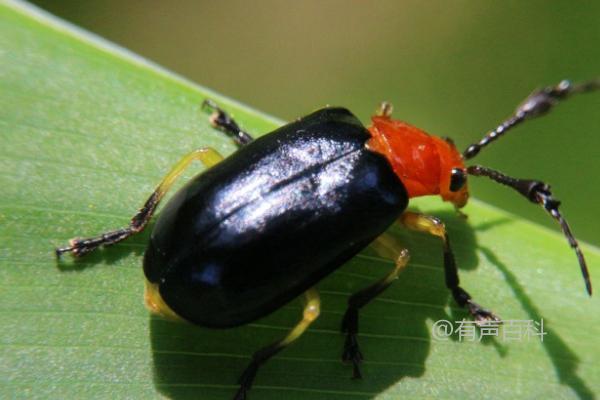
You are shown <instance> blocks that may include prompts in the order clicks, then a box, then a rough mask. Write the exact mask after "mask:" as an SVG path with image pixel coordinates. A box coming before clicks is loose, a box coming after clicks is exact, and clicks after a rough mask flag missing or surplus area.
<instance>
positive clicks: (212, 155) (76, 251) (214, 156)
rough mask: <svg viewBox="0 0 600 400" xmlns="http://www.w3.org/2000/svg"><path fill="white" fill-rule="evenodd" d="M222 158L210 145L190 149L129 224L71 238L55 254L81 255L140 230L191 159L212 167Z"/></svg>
mask: <svg viewBox="0 0 600 400" xmlns="http://www.w3.org/2000/svg"><path fill="white" fill-rule="evenodd" d="M222 159H223V157H222V156H221V155H220V154H219V153H218V152H217V151H216V150H214V149H212V148H210V147H204V148H201V149H198V150H195V151H192V152H191V153H189V154H187V155H186V156H185V157H183V158H182V159H181V160H180V161H179V162H178V163H177V164H175V166H174V167H173V168H172V169H171V171H170V172H169V173H168V174H167V175H166V176H165V177H164V178H163V180H162V181H161V182H160V184H159V185H158V186H157V187H156V189H155V190H154V192H153V193H152V195H150V197H149V198H148V200H146V202H145V203H144V206H143V207H142V208H141V209H140V210H139V211H138V212H137V214H135V215H134V216H133V218H132V219H131V221H130V223H129V226H127V227H125V228H121V229H117V230H114V231H110V232H106V233H103V234H102V235H99V236H96V237H92V238H87V239H81V238H75V239H71V240H70V241H69V246H67V247H61V248H58V249H56V255H57V256H60V255H61V254H63V253H67V252H71V253H72V254H73V255H74V256H82V255H84V254H86V253H89V252H90V251H92V250H95V249H96V248H98V247H100V246H102V245H105V246H107V245H111V244H115V243H117V242H120V241H121V240H124V239H127V238H128V237H129V236H131V235H133V234H135V233H138V232H141V231H142V230H143V229H144V227H145V226H146V224H147V223H148V221H150V218H151V217H152V214H153V213H154V211H155V210H156V207H157V206H158V203H159V202H160V201H161V199H162V198H163V197H164V195H165V193H167V191H168V190H169V189H170V188H171V186H173V183H174V182H175V180H177V178H178V177H179V176H181V174H182V172H183V171H184V170H185V169H186V168H187V167H189V165H190V164H191V163H192V161H195V160H198V161H201V162H202V163H203V164H204V165H205V166H206V167H212V166H213V165H215V164H218V163H219V162H220V161H221V160H222Z"/></svg>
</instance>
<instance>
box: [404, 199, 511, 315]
mask: <svg viewBox="0 0 600 400" xmlns="http://www.w3.org/2000/svg"><path fill="white" fill-rule="evenodd" d="M400 222H401V223H402V224H403V225H404V226H406V227H407V228H409V229H412V230H415V231H419V232H425V233H429V234H430V235H434V236H437V237H439V238H440V239H442V243H443V245H444V272H445V275H446V287H448V289H450V291H451V292H452V296H453V297H454V300H455V301H456V302H457V303H458V305H459V306H461V307H467V310H468V311H469V313H470V314H471V315H472V316H473V317H474V318H475V321H476V322H477V323H478V324H485V323H486V322H487V321H500V318H498V317H497V316H496V315H495V314H494V313H493V312H491V311H489V310H486V309H485V308H483V307H481V306H480V305H479V304H477V303H475V302H474V301H473V300H472V299H471V295H469V293H467V292H466V291H465V290H464V289H463V288H461V287H460V286H459V279H458V270H457V268H456V261H455V260H454V254H453V253H452V248H451V247H450V238H449V237H448V233H447V232H446V226H445V225H444V223H443V222H442V221H440V220H439V219H438V218H436V217H432V216H429V215H423V214H419V213H414V212H410V211H406V212H404V213H403V214H402V216H400Z"/></svg>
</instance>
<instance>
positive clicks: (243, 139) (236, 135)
mask: <svg viewBox="0 0 600 400" xmlns="http://www.w3.org/2000/svg"><path fill="white" fill-rule="evenodd" d="M202 109H204V110H207V111H210V112H211V113H212V114H211V116H210V117H209V119H208V120H209V122H210V124H211V125H212V127H213V128H216V129H219V130H220V131H222V132H224V133H225V134H227V135H228V136H229V137H231V138H232V139H233V140H234V142H235V143H236V144H237V145H238V146H240V147H242V146H245V145H247V144H248V143H250V142H252V141H253V140H254V138H252V136H251V135H250V134H249V133H248V132H246V131H244V130H242V128H240V126H239V124H238V123H237V122H236V121H235V120H234V119H233V118H231V116H229V114H227V113H226V112H225V111H223V109H222V108H220V107H219V106H218V105H217V103H215V102H214V101H213V100H210V99H206V100H204V101H203V102H202Z"/></svg>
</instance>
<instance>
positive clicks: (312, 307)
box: [234, 289, 321, 400]
mask: <svg viewBox="0 0 600 400" xmlns="http://www.w3.org/2000/svg"><path fill="white" fill-rule="evenodd" d="M304 295H305V298H306V304H305V306H304V313H303V316H302V320H301V321H300V322H299V323H298V325H296V326H295V327H294V328H293V329H292V330H291V331H290V333H289V334H288V335H287V336H286V337H285V338H283V339H281V340H278V341H277V342H274V343H271V344H270V345H268V346H266V347H263V348H262V349H260V350H258V351H257V352H256V353H254V354H253V355H252V359H251V360H250V364H248V366H247V367H246V369H245V370H244V372H243V373H242V376H241V377H240V381H239V383H240V388H239V389H238V391H237V393H236V395H235V397H234V400H245V399H246V395H247V393H248V390H250V388H251V387H252V383H253V381H254V378H255V377H256V372H257V371H258V368H259V367H260V366H261V365H263V364H264V363H265V362H266V361H267V360H269V359H270V358H271V357H273V356H274V355H275V354H277V353H279V352H280V351H281V350H283V349H284V348H285V347H287V346H288V345H289V344H291V343H292V342H294V341H295V340H296V339H298V338H299V337H300V336H301V335H302V334H303V333H304V331H306V329H307V328H308V327H309V326H310V324H312V323H313V322H314V321H315V320H316V319H317V317H318V316H319V313H320V311H321V300H320V298H319V292H317V290H316V289H309V290H307V291H306V292H305V294H304Z"/></svg>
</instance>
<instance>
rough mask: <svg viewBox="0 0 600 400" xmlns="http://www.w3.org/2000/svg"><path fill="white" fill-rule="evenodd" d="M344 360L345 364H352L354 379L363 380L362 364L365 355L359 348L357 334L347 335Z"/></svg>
mask: <svg viewBox="0 0 600 400" xmlns="http://www.w3.org/2000/svg"><path fill="white" fill-rule="evenodd" d="M342 360H343V361H344V362H351V363H352V379H362V374H361V372H360V364H361V363H362V361H363V355H362V353H361V351H360V347H359V346H358V340H357V337H356V334H354V333H348V334H346V341H345V343H344V352H343V354H342Z"/></svg>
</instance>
